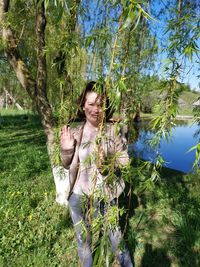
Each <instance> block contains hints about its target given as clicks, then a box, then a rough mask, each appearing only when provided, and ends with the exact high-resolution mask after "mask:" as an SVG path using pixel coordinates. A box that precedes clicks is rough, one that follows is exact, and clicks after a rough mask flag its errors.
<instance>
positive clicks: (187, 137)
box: [129, 121, 200, 173]
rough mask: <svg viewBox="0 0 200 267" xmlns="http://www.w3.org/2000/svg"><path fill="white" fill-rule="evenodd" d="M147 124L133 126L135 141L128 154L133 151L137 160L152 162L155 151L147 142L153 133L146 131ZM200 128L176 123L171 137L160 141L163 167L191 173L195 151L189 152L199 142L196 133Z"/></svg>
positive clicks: (195, 125)
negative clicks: (135, 134) (163, 161)
mask: <svg viewBox="0 0 200 267" xmlns="http://www.w3.org/2000/svg"><path fill="white" fill-rule="evenodd" d="M148 124H149V123H148V122H140V123H137V124H134V128H135V130H136V133H137V138H136V141H135V142H134V143H133V144H132V145H130V146H129V152H130V153H131V150H132V151H134V155H135V156H136V157H137V158H141V159H144V160H148V161H152V162H153V161H154V160H155V157H156V151H155V149H154V150H153V149H152V148H151V147H150V145H148V141H149V140H151V139H152V137H153V133H152V132H151V131H150V130H149V129H148V128H149V127H148ZM199 130H200V127H199V126H198V125H197V124H192V123H191V122H186V121H178V122H177V124H176V126H174V128H173V129H172V137H171V138H170V140H169V141H168V142H167V141H166V140H164V139H162V140H161V143H160V148H159V154H160V155H161V156H162V157H163V159H164V160H165V163H164V166H165V167H167V168H171V169H175V170H178V171H182V172H185V173H189V172H192V165H193V163H194V160H195V151H191V152H189V150H190V148H191V147H193V146H194V145H196V144H197V143H198V142H199V135H198V131H199Z"/></svg>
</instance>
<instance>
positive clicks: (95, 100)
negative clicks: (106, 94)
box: [83, 92, 103, 127]
mask: <svg viewBox="0 0 200 267" xmlns="http://www.w3.org/2000/svg"><path fill="white" fill-rule="evenodd" d="M83 110H84V112H85V117H86V120H87V121H88V122H90V123H91V124H92V125H93V126H95V127H97V126H98V124H99V122H100V120H101V115H102V111H103V109H102V103H101V99H100V98H99V97H98V95H97V93H96V92H88V93H87V94H86V100H85V104H84V106H83Z"/></svg>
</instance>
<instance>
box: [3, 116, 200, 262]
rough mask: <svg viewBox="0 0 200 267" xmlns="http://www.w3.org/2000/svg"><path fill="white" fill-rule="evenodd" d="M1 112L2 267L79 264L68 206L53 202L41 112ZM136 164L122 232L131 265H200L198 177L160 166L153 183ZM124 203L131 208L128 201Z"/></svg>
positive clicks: (138, 164) (135, 162) (199, 182)
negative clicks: (126, 218)
mask: <svg viewBox="0 0 200 267" xmlns="http://www.w3.org/2000/svg"><path fill="white" fill-rule="evenodd" d="M0 113H1V117H0V155H1V160H0V170H1V172H0V181H1V182H0V201H1V206H0V207H1V212H0V218H1V219H0V266H2V267H7V266H9V267H17V266H34V267H43V266H45V267H47V266H48V267H53V266H55V267H56V266H57V267H58V266H59V267H69V266H70V267H76V266H79V265H78V257H77V251H76V240H75V235H74V231H73V227H72V223H71V219H70V217H69V214H68V210H67V209H64V208H63V207H60V206H59V205H57V204H56V203H55V188H54V182H53V177H52V175H51V170H50V166H49V161H48V156H47V151H46V146H45V136H44V133H43V131H42V127H41V125H40V122H39V119H38V117H37V116H36V115H33V114H29V113H24V112H21V113H17V112H15V114H14V113H13V112H2V111H0ZM133 166H134V167H133V181H134V188H133V190H132V191H131V194H130V211H129V221H128V222H127V227H126V234H125V237H126V241H127V244H128V246H129V249H130V252H131V255H132V257H133V258H134V261H135V267H168V266H172V267H179V266H181V267H182V266H183V267H189V266H191V267H195V266H196V267H198V266H200V216H199V214H200V194H199V188H200V180H199V177H198V176H197V175H185V174H183V173H180V172H176V171H171V170H168V169H163V170H162V172H161V177H162V179H161V181H160V182H158V183H157V184H154V185H152V184H150V183H146V178H147V177H148V176H149V173H148V171H147V170H145V171H143V172H140V168H139V166H140V163H139V162H138V161H137V160H135V161H134V164H133ZM145 177H146V178H145ZM144 188H146V189H144ZM127 190H129V189H127ZM121 202H123V203H124V205H125V208H127V207H128V202H129V199H126V198H124V199H123V196H122V198H121ZM122 220H123V218H122ZM123 225H125V221H123ZM110 266H118V265H117V264H116V263H113V264H111V265H110Z"/></svg>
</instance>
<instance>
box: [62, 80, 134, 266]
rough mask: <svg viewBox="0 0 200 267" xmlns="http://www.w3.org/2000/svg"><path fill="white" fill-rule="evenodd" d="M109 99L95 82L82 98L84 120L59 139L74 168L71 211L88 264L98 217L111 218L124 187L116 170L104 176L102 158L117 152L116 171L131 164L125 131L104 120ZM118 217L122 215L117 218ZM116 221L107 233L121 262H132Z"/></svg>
mask: <svg viewBox="0 0 200 267" xmlns="http://www.w3.org/2000/svg"><path fill="white" fill-rule="evenodd" d="M106 102H107V103H108V101H106V97H105V94H103V93H98V91H96V83H94V82H90V83H89V84H88V85H87V86H86V89H85V90H84V92H83V94H82V95H81V98H80V107H81V112H82V113H83V114H84V116H85V122H84V123H83V124H81V125H79V126H78V127H76V128H75V129H73V130H72V129H71V128H70V127H67V126H64V127H63V128H62V133H61V140H60V147H61V160H62V163H63V166H64V167H65V168H67V169H69V173H70V185H71V188H70V196H69V210H70V215H71V218H72V221H73V224H74V228H75V231H76V236H77V243H78V255H79V259H80V262H81V264H82V265H81V266H84V267H90V266H92V264H93V258H92V251H91V234H90V232H91V231H90V230H91V227H92V223H93V221H94V220H95V219H97V216H99V218H101V221H102V226H103V222H104V221H107V220H106V219H105V218H106V214H107V213H109V210H110V209H113V207H117V201H116V200H117V198H118V197H119V196H120V194H121V193H122V191H123V190H124V186H125V185H124V181H123V180H122V178H121V177H117V176H116V175H114V173H113V174H112V177H109V175H106V176H105V175H103V168H104V166H103V162H104V161H106V160H107V159H108V158H111V157H113V160H112V162H113V170H115V168H116V167H117V168H124V167H126V166H127V165H128V163H129V157H128V154H127V146H126V142H125V140H124V139H123V138H122V135H121V133H120V132H118V133H117V131H116V129H115V127H114V125H113V124H111V123H104V121H105V118H108V117H109V116H106V114H104V113H106V112H104V110H106V111H107V114H108V115H110V113H108V109H106ZM111 178H112V179H111ZM117 218H118V214H117V215H116V222H117ZM116 222H115V225H114V227H113V225H111V224H109V222H107V225H106V227H107V228H106V231H107V232H106V233H104V234H105V235H106V236H109V238H110V241H111V245H112V251H113V252H114V253H115V254H116V256H117V259H118V261H119V263H120V266H124V267H125V266H126V267H131V266H132V262H131V258H130V255H129V251H128V250H127V248H126V246H122V244H121V243H122V233H121V230H120V227H119V226H118V223H116ZM102 228H103V227H102ZM84 229H87V230H86V232H85V231H84ZM102 230H104V231H105V229H102Z"/></svg>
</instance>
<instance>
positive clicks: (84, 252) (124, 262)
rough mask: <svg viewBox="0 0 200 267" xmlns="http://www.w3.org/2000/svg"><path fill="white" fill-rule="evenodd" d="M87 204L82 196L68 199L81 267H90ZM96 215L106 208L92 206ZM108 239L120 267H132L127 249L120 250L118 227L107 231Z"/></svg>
mask: <svg viewBox="0 0 200 267" xmlns="http://www.w3.org/2000/svg"><path fill="white" fill-rule="evenodd" d="M86 206H87V202H86V201H84V200H83V196H81V195H77V194H75V193H72V195H71V196H70V198H69V210H70V215H71V218H72V221H73V225H74V229H75V232H76V237H77V243H78V255H79V259H80V262H81V266H83V267H92V262H93V259H92V251H91V234H90V223H89V222H88V219H87V214H86V213H87V210H88V209H87V208H86ZM94 209H95V213H96V215H97V214H98V213H99V212H101V214H103V213H104V214H105V212H106V207H105V205H104V207H103V209H102V207H100V203H96V204H94ZM108 234H109V238H110V241H111V246H112V251H113V253H115V254H116V256H117V259H118V261H119V263H120V266H121V267H132V266H133V264H132V262H131V258H130V255H129V251H128V249H127V248H124V249H123V250H121V249H120V248H119V245H120V243H121V241H122V233H121V230H120V229H119V227H116V229H115V230H109V233H108Z"/></svg>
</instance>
